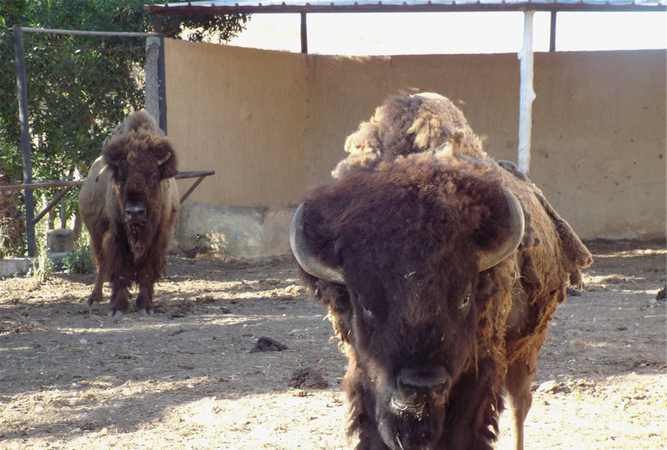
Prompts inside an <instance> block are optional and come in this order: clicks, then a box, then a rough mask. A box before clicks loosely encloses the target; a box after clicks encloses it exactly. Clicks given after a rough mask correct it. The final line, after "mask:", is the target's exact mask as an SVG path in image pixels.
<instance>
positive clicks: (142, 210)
mask: <svg viewBox="0 0 667 450" xmlns="http://www.w3.org/2000/svg"><path fill="white" fill-rule="evenodd" d="M125 216H126V217H127V218H130V219H142V218H144V217H145V216H146V207H145V206H143V205H140V204H131V205H130V204H128V205H126V206H125Z"/></svg>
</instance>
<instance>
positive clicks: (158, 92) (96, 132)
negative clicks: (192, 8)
mask: <svg viewBox="0 0 667 450" xmlns="http://www.w3.org/2000/svg"><path fill="white" fill-rule="evenodd" d="M13 32H14V47H15V52H16V77H17V85H18V94H19V115H20V125H21V155H22V163H23V184H22V185H14V186H4V187H2V188H1V189H0V191H11V190H12V189H14V188H16V189H15V190H25V195H24V199H25V200H24V213H25V220H26V241H27V247H28V248H27V250H28V256H34V255H35V254H36V243H35V229H34V225H35V224H36V223H37V222H38V221H39V220H40V219H41V218H42V217H43V216H44V215H45V214H46V213H47V212H48V210H50V209H51V208H53V207H54V206H55V205H56V204H58V202H59V201H61V200H63V201H64V199H65V196H66V195H67V193H68V192H69V191H70V190H71V189H72V188H74V187H76V186H78V185H80V184H81V183H82V182H79V181H49V182H41V183H33V175H34V170H33V162H34V158H35V157H40V158H43V159H42V163H43V161H44V158H46V160H48V161H50V160H49V159H48V158H52V160H53V161H54V166H55V165H56V164H55V163H57V162H58V152H59V151H62V148H63V146H68V145H72V143H71V142H72V141H73V140H74V138H71V137H70V136H66V135H67V132H68V131H70V129H69V128H68V126H69V127H71V128H72V129H73V128H74V125H72V124H71V123H69V125H68V122H67V120H68V119H69V120H74V121H78V122H77V123H76V125H77V126H80V125H81V123H82V122H85V120H90V121H91V125H90V126H89V127H88V129H87V130H86V133H89V134H90V139H88V141H85V142H84V143H83V144H81V143H80V139H81V134H82V132H81V131H80V130H78V135H77V136H76V138H77V139H79V145H82V147H85V148H82V149H81V152H82V153H83V154H86V155H89V156H84V157H83V158H82V159H81V160H80V161H75V162H73V163H72V164H75V165H78V166H79V167H75V168H74V169H77V170H79V169H82V168H85V166H86V165H87V164H88V163H92V159H94V158H95V157H96V156H97V154H99V148H101V147H102V146H101V143H97V142H96V141H97V140H99V139H100V138H101V139H102V140H103V136H102V134H103V131H101V130H107V129H109V128H110V127H111V126H112V124H111V123H110V122H111V119H108V118H107V119H105V123H100V119H99V118H98V116H97V115H96V114H99V111H100V109H102V111H103V108H104V107H105V106H104V105H106V104H108V103H110V102H113V101H114V91H113V89H112V88H109V87H108V86H109V84H105V83H110V82H114V81H115V82H117V80H113V76H112V75H108V74H104V73H102V74H99V73H92V74H88V73H85V74H84V73H74V72H72V71H73V70H78V68H79V64H77V62H78V61H72V60H68V59H67V57H68V56H69V55H67V54H64V52H62V51H59V48H64V47H65V45H64V44H67V43H68V41H66V40H71V39H83V40H86V43H85V45H84V43H83V41H82V43H81V45H79V44H77V45H79V47H77V48H78V49H77V51H76V52H73V56H72V58H82V57H83V58H85V55H87V54H86V53H85V52H90V55H93V56H94V57H95V58H98V59H101V60H104V59H105V58H113V57H114V56H115V55H114V52H115V54H116V55H117V54H120V52H122V51H128V49H134V50H132V51H136V52H137V53H136V55H137V58H136V60H135V62H136V63H140V66H141V67H140V70H138V71H137V73H136V74H134V75H133V77H132V78H131V79H128V80H126V81H124V82H125V83H126V85H127V86H129V85H131V84H134V83H141V84H143V86H144V87H143V89H144V92H145V94H144V93H142V94H141V96H140V98H139V97H137V98H135V104H133V105H130V104H128V105H125V106H119V105H118V104H116V105H115V106H114V107H115V108H116V109H115V110H118V108H119V107H122V108H123V109H125V110H130V109H132V108H137V107H142V108H145V109H147V110H148V111H149V112H150V113H151V114H152V115H153V116H154V117H155V119H156V121H157V122H158V124H159V125H160V127H161V128H162V129H163V131H165V133H166V122H167V121H166V98H165V80H164V45H163V44H164V42H163V36H162V35H161V34H155V33H129V32H100V31H83V30H55V29H41V28H30V27H15V28H14V29H13ZM24 34H25V35H27V36H30V37H31V39H34V40H35V42H37V43H39V44H40V45H41V47H40V51H39V52H32V53H31V60H29V61H26V55H25V52H24V37H25V36H24ZM37 35H39V36H45V37H43V38H40V39H41V40H40V39H38V38H37ZM75 37H76V38H75ZM91 37H94V38H96V39H98V40H99V43H98V44H97V47H95V45H94V44H90V42H88V41H89V40H88V38H91ZM44 39H47V40H48V41H46V42H45V41H44ZM58 39H61V41H59V40H58ZM119 39H121V40H123V41H122V43H119V42H113V44H109V43H108V41H106V40H119ZM127 39H135V41H136V39H142V40H145V41H146V42H145V44H144V45H141V46H138V45H136V42H135V43H134V45H131V46H130V45H129V44H128V43H126V42H127ZM140 42H143V41H140ZM29 48H33V45H32V44H30V46H29ZM133 54H134V53H133ZM82 55H84V56H82ZM125 56H127V55H125ZM90 58H91V59H92V56H91V57H90ZM84 61H85V59H84ZM144 62H145V63H144ZM58 64H60V66H59V65H58ZM109 67H114V65H113V62H112V59H109ZM61 70H62V73H60V72H59V71H61ZM31 71H38V72H39V75H40V76H39V77H33V78H29V77H28V76H27V74H34V73H35V72H31ZM73 73H74V75H73ZM104 75H108V76H107V77H105V76H104ZM91 76H92V77H95V76H97V78H96V79H93V81H92V83H99V88H98V89H97V90H96V89H95V88H94V86H93V88H92V89H90V91H92V92H86V93H85V95H83V99H82V100H81V102H82V103H81V104H82V105H84V106H83V107H82V108H81V109H83V110H84V111H68V112H67V113H63V114H61V116H59V117H57V118H55V119H54V118H53V117H52V116H51V114H52V113H53V112H52V109H53V108H52V104H47V101H46V100H44V99H45V98H49V99H53V98H54V97H53V95H54V93H53V91H54V90H55V88H54V86H53V83H54V81H53V80H55V81H57V82H59V83H60V85H59V86H58V89H63V91H62V92H57V94H62V98H64V99H68V98H71V97H75V96H76V95H80V94H81V92H80V91H81V90H82V88H81V85H82V83H83V82H84V81H85V82H86V83H88V85H91V78H90V77H91ZM49 77H50V78H49ZM86 77H89V78H86ZM36 78H39V79H47V78H48V79H49V80H52V81H48V80H47V81H46V82H45V84H44V85H38V84H37V85H36V84H35V83H33V84H32V85H30V86H28V80H30V79H36ZM71 78H76V79H71ZM140 78H141V79H140ZM82 80H83V81H82ZM68 88H71V90H70V91H68V92H66V91H64V90H65V89H68ZM29 93H30V94H31V95H30V96H29V95H28V94H29ZM36 93H37V94H36ZM89 97H90V98H89ZM133 98H134V97H133ZM58 101H60V99H59V98H57V97H56V98H55V99H53V102H55V103H57V102H58ZM86 101H88V102H89V103H85V102H86ZM136 102H139V103H136ZM69 116H72V117H69ZM45 117H47V118H49V119H50V120H52V121H53V120H57V121H58V124H57V125H58V126H57V127H51V128H48V127H46V126H44V123H43V122H44V118H45ZM61 121H62V122H61ZM120 121H121V120H120V117H117V118H115V123H113V125H117V124H118V123H120ZM59 126H62V131H61V132H60V131H59V130H58V127H59ZM38 128H39V129H38ZM54 129H56V131H54ZM45 130H46V131H45ZM59 133H60V134H59ZM70 134H72V135H75V134H77V133H74V132H72V133H70ZM37 146H39V150H40V151H39V152H37V153H33V150H32V149H33V148H34V147H37ZM77 151H78V150H77ZM93 155H94V156H93ZM88 159H90V161H88ZM80 171H82V170H80ZM70 175H71V174H70ZM43 178H47V179H48V177H43ZM64 178H67V177H64ZM54 187H64V188H65V189H63V191H62V192H61V193H60V194H58V195H57V196H55V197H53V198H52V199H51V201H50V202H49V204H48V205H47V207H46V208H45V210H44V211H42V212H41V213H40V214H38V215H37V216H35V215H34V208H35V202H34V198H33V194H32V191H33V189H36V188H45V189H48V188H54ZM72 201H74V200H70V204H71V202H72ZM63 208H64V203H63Z"/></svg>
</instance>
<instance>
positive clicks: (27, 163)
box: [14, 27, 37, 256]
mask: <svg viewBox="0 0 667 450" xmlns="http://www.w3.org/2000/svg"><path fill="white" fill-rule="evenodd" d="M14 48H15V51H16V83H17V84H18V89H19V116H20V119H21V155H22V157H23V183H24V184H30V183H32V159H31V150H30V123H29V121H28V81H27V77H26V73H25V56H24V53H23V31H22V30H21V27H14ZM24 197H25V202H24V206H25V234H26V241H27V244H28V256H35V255H36V254H37V246H36V245H35V226H34V225H33V216H34V214H35V212H34V208H35V203H34V200H33V196H32V190H31V189H28V190H26V191H25V193H24Z"/></svg>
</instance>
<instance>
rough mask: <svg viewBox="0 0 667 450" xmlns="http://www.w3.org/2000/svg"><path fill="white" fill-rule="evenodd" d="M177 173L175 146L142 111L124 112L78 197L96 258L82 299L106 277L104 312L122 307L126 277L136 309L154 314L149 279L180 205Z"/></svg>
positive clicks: (160, 263)
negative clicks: (108, 285)
mask: <svg viewBox="0 0 667 450" xmlns="http://www.w3.org/2000/svg"><path fill="white" fill-rule="evenodd" d="M176 173H177V165H176V155H175V152H174V149H173V148H172V146H171V144H170V143H169V141H168V140H167V138H166V137H165V136H164V133H162V131H161V130H160V129H159V128H158V127H157V125H156V124H155V121H154V120H153V119H152V117H151V116H150V115H149V114H148V113H146V112H145V111H138V112H135V113H133V114H131V115H130V116H129V117H128V118H127V119H126V121H125V122H124V123H123V124H122V125H121V126H120V127H119V128H118V130H117V131H116V133H115V135H114V136H113V137H112V138H111V139H110V140H109V142H108V143H106V144H105V146H104V149H103V151H102V156H101V157H99V158H98V159H97V160H96V161H95V163H94V164H93V166H92V167H91V169H90V173H89V175H88V178H86V180H85V182H84V185H83V187H82V189H81V194H80V196H79V210H80V212H81V215H82V217H83V220H84V223H85V224H86V227H87V228H88V230H89V232H90V240H91V247H92V250H93V254H94V256H95V259H96V261H97V279H96V281H95V287H94V288H93V292H92V293H91V295H90V297H89V299H88V304H89V305H93V304H94V303H99V302H100V301H101V299H102V286H103V284H104V281H105V279H106V278H107V277H108V279H109V281H110V282H111V298H110V301H111V311H110V313H109V315H110V316H116V315H120V314H122V313H124V312H126V311H127V309H128V299H129V290H128V289H129V287H130V286H131V285H132V284H133V283H135V284H138V285H139V294H138V296H137V301H136V304H137V310H138V311H139V313H141V314H142V315H150V314H153V312H154V305H153V285H154V283H155V281H157V280H158V278H159V277H160V275H161V274H162V273H163V272H164V269H165V267H166V252H167V247H168V246H169V243H170V241H171V233H172V229H173V227H174V224H175V221H176V217H177V215H178V212H179V210H180V205H179V202H178V188H177V187H176V182H175V181H174V179H173V178H172V177H173V176H174V175H176Z"/></svg>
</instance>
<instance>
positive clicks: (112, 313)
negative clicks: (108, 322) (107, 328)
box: [108, 309, 123, 319]
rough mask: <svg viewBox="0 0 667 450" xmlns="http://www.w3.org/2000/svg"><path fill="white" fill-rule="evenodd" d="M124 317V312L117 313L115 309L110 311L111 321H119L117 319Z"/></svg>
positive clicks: (118, 311)
mask: <svg viewBox="0 0 667 450" xmlns="http://www.w3.org/2000/svg"><path fill="white" fill-rule="evenodd" d="M122 315H123V311H121V310H116V311H114V310H113V309H112V310H111V311H109V314H108V316H109V317H110V318H111V319H117V318H119V317H120V316H122Z"/></svg>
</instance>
